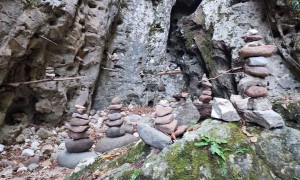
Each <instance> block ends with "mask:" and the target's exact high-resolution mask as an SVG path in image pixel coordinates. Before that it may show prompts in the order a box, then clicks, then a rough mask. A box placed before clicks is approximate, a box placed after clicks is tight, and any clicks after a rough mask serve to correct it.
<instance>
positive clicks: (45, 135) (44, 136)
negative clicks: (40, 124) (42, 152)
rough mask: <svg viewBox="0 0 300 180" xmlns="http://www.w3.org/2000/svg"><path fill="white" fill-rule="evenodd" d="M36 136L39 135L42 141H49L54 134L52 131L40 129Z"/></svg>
mask: <svg viewBox="0 0 300 180" xmlns="http://www.w3.org/2000/svg"><path fill="white" fill-rule="evenodd" d="M36 134H37V135H38V137H39V138H41V139H47V138H48V137H50V136H53V135H54V134H53V133H52V132H51V131H48V130H47V129H44V128H40V129H39V130H38V131H37V132H36Z"/></svg>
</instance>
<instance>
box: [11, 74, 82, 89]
mask: <svg viewBox="0 0 300 180" xmlns="http://www.w3.org/2000/svg"><path fill="white" fill-rule="evenodd" d="M81 78H82V76H78V77H67V78H56V79H41V80H35V81H26V82H15V83H9V84H7V85H8V86H12V87H18V86H19V85H24V84H34V83H41V82H48V81H66V80H74V79H81Z"/></svg>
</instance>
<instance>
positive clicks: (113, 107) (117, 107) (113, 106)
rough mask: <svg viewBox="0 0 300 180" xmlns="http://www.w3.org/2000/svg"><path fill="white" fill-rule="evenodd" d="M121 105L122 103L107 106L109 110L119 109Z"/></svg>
mask: <svg viewBox="0 0 300 180" xmlns="http://www.w3.org/2000/svg"><path fill="white" fill-rule="evenodd" d="M122 107H123V104H113V105H110V106H109V107H108V109H110V110H120V109H121V108H122Z"/></svg>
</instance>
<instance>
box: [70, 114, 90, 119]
mask: <svg viewBox="0 0 300 180" xmlns="http://www.w3.org/2000/svg"><path fill="white" fill-rule="evenodd" d="M72 117H73V118H81V119H89V115H87V114H79V113H73V114H72Z"/></svg>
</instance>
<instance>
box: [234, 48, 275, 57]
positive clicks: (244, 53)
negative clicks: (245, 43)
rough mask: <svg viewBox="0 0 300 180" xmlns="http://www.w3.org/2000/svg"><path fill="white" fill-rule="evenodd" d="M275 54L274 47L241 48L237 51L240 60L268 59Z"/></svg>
mask: <svg viewBox="0 0 300 180" xmlns="http://www.w3.org/2000/svg"><path fill="white" fill-rule="evenodd" d="M276 52H277V47H276V46H275V45H264V46H256V47H243V48H242V49H240V51H239V56H240V58H247V57H253V56H263V57H270V56H272V55H274V54H275V53H276Z"/></svg>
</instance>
